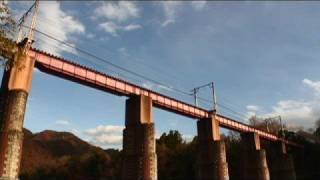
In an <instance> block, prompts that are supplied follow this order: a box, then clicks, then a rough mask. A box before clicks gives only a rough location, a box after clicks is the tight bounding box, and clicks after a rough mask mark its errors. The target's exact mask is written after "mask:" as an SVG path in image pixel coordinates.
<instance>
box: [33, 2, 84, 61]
mask: <svg viewBox="0 0 320 180" xmlns="http://www.w3.org/2000/svg"><path fill="white" fill-rule="evenodd" d="M37 29H38V30H40V31H42V32H45V33H47V34H49V35H51V36H54V37H56V38H58V39H59V40H62V41H65V42H68V43H69V44H71V45H73V46H74V44H73V43H72V42H71V39H72V37H73V39H75V38H74V35H79V34H84V33H85V27H84V25H83V24H82V23H81V22H80V21H78V20H76V19H75V18H74V17H73V16H71V15H69V14H68V13H66V12H64V11H63V10H62V9H61V6H60V2H57V1H40V12H39V20H38V25H37ZM35 38H36V41H37V40H40V41H38V44H37V45H38V48H41V49H42V50H44V51H48V52H49V53H52V54H56V55H60V54H61V52H62V51H67V52H72V53H76V52H75V50H73V49H72V48H70V47H65V46H64V45H62V44H60V43H59V42H57V41H55V40H52V39H50V38H47V37H45V36H43V35H41V34H36V37H35ZM59 47H63V49H61V48H59Z"/></svg>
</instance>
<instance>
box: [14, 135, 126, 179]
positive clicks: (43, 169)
mask: <svg viewBox="0 0 320 180" xmlns="http://www.w3.org/2000/svg"><path fill="white" fill-rule="evenodd" d="M108 152H109V153H108ZM119 154H120V152H119V151H118V150H106V151H105V150H103V149H101V148H99V147H96V146H93V145H90V144H89V143H87V142H85V141H83V140H81V139H80V138H78V137H76V136H75V135H73V134H72V133H69V132H56V131H51V130H45V131H42V132H40V133H35V134H33V133H32V132H31V131H29V130H27V129H24V141H23V154H22V164H21V176H20V178H21V180H29V179H35V180H36V179H78V180H82V179H86V180H89V179H114V178H113V177H116V176H115V173H117V172H119V170H118V169H115V167H120V166H119V165H118V164H119V162H120V158H119V157H120V156H119ZM101 177H105V178H101Z"/></svg>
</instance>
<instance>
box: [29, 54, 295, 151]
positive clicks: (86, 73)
mask: <svg viewBox="0 0 320 180" xmlns="http://www.w3.org/2000/svg"><path fill="white" fill-rule="evenodd" d="M28 55H29V56H31V57H32V58H35V60H36V64H35V67H36V68H38V69H39V70H40V71H42V72H45V73H48V74H52V75H55V76H58V77H61V78H64V79H67V80H71V81H74V82H77V83H80V84H83V85H86V86H90V87H93V88H96V89H99V90H102V91H105V92H108V93H112V94H115V95H118V96H128V97H130V96H133V95H144V96H148V97H151V99H152V103H153V104H154V105H155V106H156V107H158V108H161V109H164V110H167V111H171V112H174V113H177V114H180V115H183V116H187V117H190V118H195V119H203V118H207V117H209V116H211V115H212V113H211V112H210V111H208V110H205V109H203V108H200V107H196V106H193V105H191V104H188V103H185V102H182V101H180V100H177V99H174V98H171V97H169V96H166V95H163V94H160V93H157V92H154V91H152V90H149V89H146V88H143V87H141V86H138V85H135V84H133V83H130V82H127V81H124V80H122V79H119V78H116V77H112V76H110V75H107V74H104V73H101V72H98V71H96V70H93V69H90V68H88V67H85V66H82V65H79V64H76V63H74V62H71V61H68V60H66V59H63V58H61V57H57V56H54V55H51V54H49V53H46V52H43V51H40V50H37V49H34V48H32V49H31V50H30V51H29V52H28ZM215 116H216V118H217V120H218V121H219V124H220V126H221V127H224V128H227V129H230V130H234V131H237V132H254V133H257V134H258V135H259V136H260V137H261V138H264V139H267V140H270V141H279V140H280V141H283V142H285V143H286V144H289V145H292V146H300V145H298V144H296V143H293V142H289V141H286V140H284V139H282V138H279V137H277V136H276V135H274V134H270V133H267V132H264V131H261V130H258V129H256V128H254V127H252V126H249V125H247V124H244V123H241V122H238V121H236V120H233V119H231V118H228V117H225V116H222V115H219V114H216V115H215Z"/></svg>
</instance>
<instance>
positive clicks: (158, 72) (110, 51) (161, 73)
mask: <svg viewBox="0 0 320 180" xmlns="http://www.w3.org/2000/svg"><path fill="white" fill-rule="evenodd" d="M40 19H42V20H43V21H41V22H43V23H47V24H51V25H53V24H54V25H57V24H58V23H57V22H56V21H54V20H52V19H49V18H45V17H40ZM53 29H57V28H56V26H54V27H53ZM57 30H58V29H57ZM86 41H89V42H93V41H92V40H89V39H87V40H86ZM90 45H91V46H93V47H95V48H98V49H100V50H102V52H106V50H107V51H108V52H107V53H108V54H113V55H118V54H117V53H115V52H113V51H112V50H110V49H108V48H105V47H104V48H103V49H102V48H101V47H100V46H96V45H95V44H94V43H90ZM121 55H123V56H125V57H129V58H130V60H133V61H135V62H136V63H137V64H140V65H142V66H144V67H147V68H151V69H153V70H154V71H155V72H157V74H158V75H161V76H165V77H167V78H168V79H170V80H172V79H175V80H176V79H181V78H178V76H176V75H174V74H172V73H171V74H170V75H168V74H167V73H163V69H159V68H157V67H155V66H152V65H150V64H147V63H146V61H143V60H141V58H135V57H132V56H129V55H128V54H126V53H123V54H121ZM127 62H131V63H133V62H132V61H127ZM172 76H174V78H172ZM176 82H179V81H176Z"/></svg>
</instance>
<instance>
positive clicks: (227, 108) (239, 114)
mask: <svg viewBox="0 0 320 180" xmlns="http://www.w3.org/2000/svg"><path fill="white" fill-rule="evenodd" d="M23 26H24V27H26V28H29V27H28V26H25V25H23ZM35 31H36V32H37V33H39V34H41V35H44V36H46V37H48V38H50V39H53V40H55V41H57V42H59V43H61V44H63V45H65V46H67V47H70V48H73V49H75V50H77V51H79V52H81V53H82V54H85V55H87V56H89V57H91V58H94V59H96V60H99V61H100V62H103V63H106V64H109V65H111V66H113V67H115V68H118V69H120V70H122V71H125V72H127V73H129V74H132V75H135V76H137V77H139V78H142V79H145V80H148V81H150V82H153V83H155V84H158V85H161V86H164V87H166V88H168V89H171V90H173V91H176V92H179V93H181V94H184V95H187V96H188V97H190V96H192V95H191V94H189V93H187V92H185V91H182V90H179V89H176V88H173V87H169V86H167V85H165V84H163V83H161V82H159V81H156V80H153V79H151V78H147V77H145V76H143V75H141V74H138V73H135V72H132V71H131V70H128V69H126V68H123V67H121V66H118V65H116V64H113V63H111V62H109V61H107V60H105V59H103V58H100V57H98V56H96V55H93V54H92V53H90V52H87V51H85V50H82V49H80V48H77V47H75V46H73V45H71V44H69V43H67V42H64V41H61V40H59V39H57V38H55V37H53V36H51V35H49V34H47V33H44V32H41V31H39V30H37V29H35ZM41 41H43V40H41ZM43 42H45V41H43ZM45 43H47V42H45ZM58 48H62V47H60V46H59V47H58ZM122 76H123V75H122ZM135 80H137V79H135ZM138 81H139V80H138ZM140 82H141V81H140ZM198 98H199V100H201V101H203V102H209V103H212V101H210V100H207V99H205V98H203V97H198ZM217 104H218V105H219V106H220V107H221V108H223V109H225V110H227V111H229V112H231V113H233V114H236V115H237V116H239V117H242V118H243V117H244V119H247V117H246V116H245V115H243V114H242V113H239V112H237V111H235V110H233V109H232V108H230V107H227V106H226V105H223V104H221V103H217ZM242 118H240V119H242Z"/></svg>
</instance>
